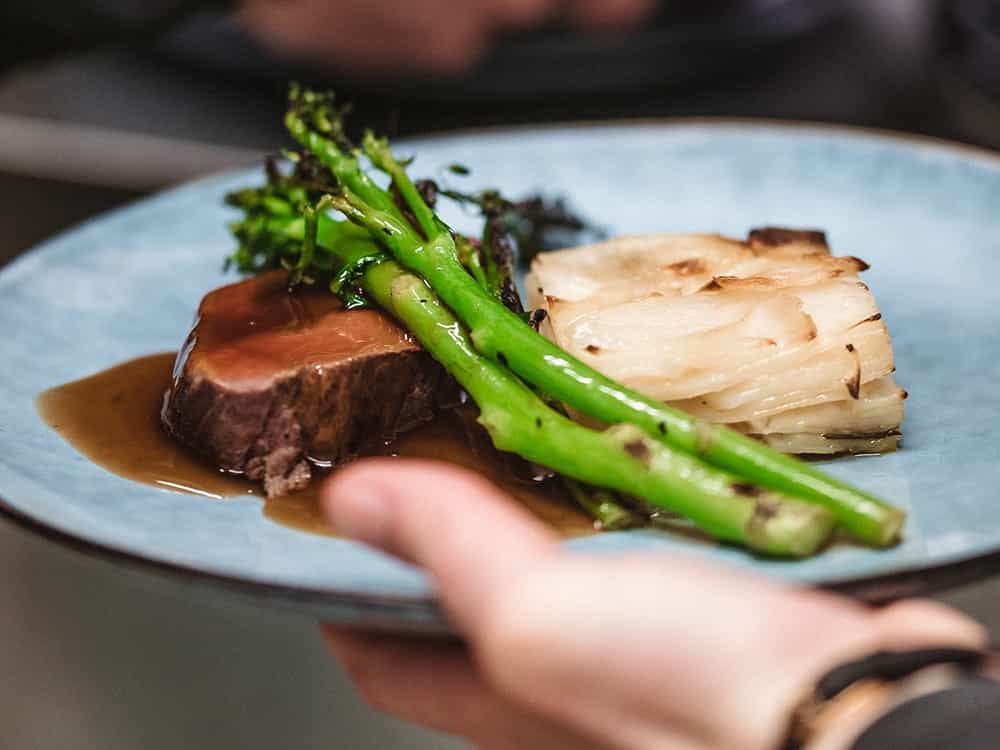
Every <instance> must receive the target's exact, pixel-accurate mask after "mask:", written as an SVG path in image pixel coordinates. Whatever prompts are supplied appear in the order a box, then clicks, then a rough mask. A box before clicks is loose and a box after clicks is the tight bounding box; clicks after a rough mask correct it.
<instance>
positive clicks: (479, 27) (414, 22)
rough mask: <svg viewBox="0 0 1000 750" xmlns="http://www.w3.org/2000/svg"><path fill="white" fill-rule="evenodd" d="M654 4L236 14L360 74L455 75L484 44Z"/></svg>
mask: <svg viewBox="0 0 1000 750" xmlns="http://www.w3.org/2000/svg"><path fill="white" fill-rule="evenodd" d="M654 5H655V2H654V0H465V1H464V2H462V3H459V4H456V3H454V2H452V0H243V3H242V9H241V11H240V17H241V18H242V20H243V21H244V22H245V24H246V25H247V27H248V28H249V29H250V30H251V31H252V32H254V33H255V34H256V35H257V36H259V37H260V38H261V39H262V40H263V41H264V42H265V43H267V44H270V45H272V46H275V47H277V48H278V49H280V50H283V51H285V52H287V53H292V54H295V55H298V56H304V57H309V58H318V59H324V58H325V59H333V60H335V61H337V62H338V63H339V64H341V65H342V66H345V67H349V68H357V69H361V70H363V71H368V72H395V71H399V70H428V71H444V72H455V71H461V70H464V69H466V68H468V67H469V66H470V65H472V64H473V63H474V62H475V60H476V59H477V58H478V57H479V56H480V55H481V54H482V53H483V52H484V51H485V49H486V48H487V46H488V44H489V41H490V39H491V38H492V36H493V35H495V34H496V33H498V32H502V31H504V30H509V29H517V28H525V27H532V26H538V25H540V24H542V23H544V22H545V21H547V20H550V19H553V18H562V19H566V20H568V21H570V22H572V23H576V24H580V25H586V26H602V27H604V26H618V25H622V24H628V23H630V22H633V21H636V20H638V19H639V18H641V17H642V16H643V15H644V14H645V13H646V12H647V11H648V10H649V9H650V8H651V7H653V6H654Z"/></svg>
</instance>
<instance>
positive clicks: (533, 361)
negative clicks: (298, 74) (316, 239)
mask: <svg viewBox="0 0 1000 750" xmlns="http://www.w3.org/2000/svg"><path fill="white" fill-rule="evenodd" d="M400 175H402V176H400ZM393 179H394V180H396V179H404V180H407V181H408V180H409V178H408V177H406V173H405V171H403V170H402V169H399V170H397V171H395V172H393ZM400 192H401V193H402V194H403V195H404V196H406V195H409V194H410V191H409V190H404V189H403V187H400ZM414 192H415V191H414ZM416 199H417V200H421V199H420V197H419V194H416ZM331 202H332V204H333V206H334V207H335V208H336V209H337V210H339V211H341V212H342V213H343V214H344V215H345V216H347V218H348V219H350V220H351V221H353V222H355V223H357V224H359V225H361V226H364V227H366V228H367V229H368V230H369V231H370V232H371V233H372V234H373V236H375V237H377V238H378V239H379V241H380V242H381V243H382V244H383V245H384V246H385V247H386V248H387V249H388V250H389V251H390V252H391V253H392V254H393V256H394V257H395V258H396V260H397V261H399V262H400V263H401V264H402V265H403V266H405V267H406V268H408V269H410V270H411V271H414V272H415V273H417V274H419V275H420V276H421V277H423V278H424V279H426V280H427V282H428V283H429V284H430V286H431V287H432V288H433V289H434V290H435V292H437V294H438V295H439V296H440V298H441V299H442V301H443V302H444V303H445V304H446V305H447V306H448V307H449V308H451V310H452V311H453V312H454V313H455V315H456V316H457V317H458V318H459V320H461V321H462V322H463V323H464V324H465V325H466V327H467V328H468V329H469V330H470V332H471V338H472V341H473V343H474V345H475V347H476V350H477V351H478V352H480V353H481V354H484V355H486V356H487V357H490V358H491V359H494V360H496V361H498V362H500V363H501V364H503V365H505V366H507V367H510V369H511V370H513V371H514V372H515V373H517V374H518V375H519V376H520V377H522V378H524V380H526V381H527V382H529V383H531V384H532V385H534V386H536V387H538V388H539V389H540V390H542V391H543V392H545V393H547V394H549V395H550V396H552V397H553V398H555V399H557V400H559V401H560V402H562V403H565V404H567V405H568V406H570V407H572V408H573V409H575V410H576V411H578V412H580V413H582V414H585V415H587V416H589V417H592V418H594V419H597V420H599V421H601V422H603V423H605V424H612V425H613V424H619V423H631V424H634V425H636V426H637V427H639V428H640V429H642V430H643V431H644V432H645V433H646V434H647V435H648V436H650V437H652V438H653V439H655V440H658V441H660V442H661V443H663V444H665V445H668V446H670V447H672V448H675V449H677V450H680V451H683V452H685V453H688V454H692V455H695V456H698V457H700V458H703V459H704V460H706V461H708V462H709V463H711V464H713V465H715V466H717V467H719V468H722V469H725V470H726V471H728V472H731V473H732V474H735V475H737V476H741V477H745V478H746V479H747V480H749V481H750V482H753V483H754V484H757V485H760V486H763V487H767V488H768V489H771V490H774V491H776V492H781V493H783V494H786V495H790V496H793V497H798V498H801V499H803V500H807V501H810V502H814V503H817V504H819V505H821V506H823V507H826V508H828V509H829V510H830V511H831V512H832V513H833V514H834V516H836V518H837V521H838V522H839V523H840V525H841V526H842V527H843V528H844V529H845V530H846V531H847V532H849V533H850V534H852V535H853V536H854V537H856V538H858V539H860V540H861V541H863V542H866V543H868V544H872V545H876V546H887V545H890V544H893V543H894V542H895V541H896V540H897V539H898V537H899V532H900V529H901V527H902V525H903V521H904V520H905V513H904V512H903V511H901V510H899V509H898V508H894V507H892V506H890V505H888V504H886V503H884V502H883V501H881V500H879V499H878V498H876V497H874V496H873V495H870V494H868V493H866V492H863V491H862V490H859V489H856V488H854V487H851V486H850V485H848V484H846V483H844V482H841V481H839V480H837V479H835V478H833V477H830V476H828V475H826V474H824V473H823V472H821V471H819V470H818V469H816V468H815V467H813V466H810V465H809V464H806V463H804V462H802V461H799V460H797V459H795V458H793V457H791V456H787V455H784V454H782V453H779V452H777V451H775V450H772V449H771V448H768V447H767V446H765V445H763V444H761V443H759V442H757V441H755V440H753V439H751V438H748V437H746V436H744V435H741V434H739V433H737V432H735V431H733V430H731V429H729V428H727V427H724V426H722V425H716V424H712V423H709V422H706V421H704V420H699V419H695V418H694V417H692V416H690V415H689V414H686V413H685V412H683V411H681V410H679V409H675V408H672V407H670V406H667V405H666V404H664V403H662V402H660V401H657V400H655V399H651V398H648V397H647V396H644V395H642V394H641V393H638V392H637V391H634V390H632V389H630V388H627V387H625V386H623V385H621V384H620V383H616V382H615V381H613V380H611V379H610V378H608V377H606V376H605V375H602V374H601V373H600V372H598V371H597V370H595V369H594V368H592V367H589V366H588V365H586V364H584V363H583V362H581V361H579V360H578V359H576V358H575V357H573V356H572V355H570V354H568V353H567V352H565V351H563V350H562V349H560V348H559V347H557V346H556V345H555V344H553V343H551V342H550V341H548V340H547V339H545V338H544V337H543V336H541V335H539V334H538V333H537V332H536V331H534V330H533V329H532V328H531V327H530V326H529V325H527V324H526V323H525V322H524V321H523V320H522V319H521V318H520V317H519V316H518V315H516V314H515V313H513V312H511V311H510V310H508V309H507V308H506V307H504V306H503V305H502V304H501V303H500V302H498V301H497V300H495V299H493V298H492V297H491V296H490V295H488V294H487V293H485V292H484V291H483V290H482V289H480V288H479V286H478V284H477V283H476V281H475V280H474V279H473V278H472V277H471V276H469V274H468V273H467V272H466V270H465V269H464V268H463V267H462V265H461V263H460V262H459V260H458V253H457V250H456V248H455V243H454V242H453V241H452V238H451V236H450V235H449V234H448V233H447V232H439V233H438V234H436V235H434V236H432V237H430V238H429V239H428V240H426V241H424V240H422V239H421V238H420V237H418V236H416V235H415V234H414V232H413V231H412V230H411V229H410V228H409V227H408V225H407V224H406V223H405V221H404V220H401V219H397V218H396V217H395V216H393V215H392V214H390V213H389V212H386V211H380V210H378V209H377V208H375V207H372V206H370V205H368V204H367V203H366V202H365V201H364V200H362V199H361V198H360V197H359V196H358V195H356V194H354V193H353V192H352V191H350V190H344V191H343V192H342V193H341V194H340V195H338V196H335V197H334V198H333V199H332V201H331Z"/></svg>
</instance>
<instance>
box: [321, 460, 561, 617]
mask: <svg viewBox="0 0 1000 750" xmlns="http://www.w3.org/2000/svg"><path fill="white" fill-rule="evenodd" d="M321 502H322V507H323V511H324V513H325V514H326V516H327V518H328V519H329V520H330V521H331V523H332V524H333V525H334V527H335V528H336V529H337V530H338V531H340V532H341V533H343V534H345V535H347V536H350V537H352V538H355V539H357V540H359V541H362V542H365V543H366V544H370V545H372V546H374V547H378V548H379V549H381V550H383V551H385V552H388V553H389V554H391V555H394V556H396V557H399V558H401V559H403V560H407V561H409V562H413V563H415V564H417V565H419V566H421V567H423V568H425V569H426V570H427V572H428V573H429V574H430V575H431V576H432V577H433V579H434V581H435V583H436V584H437V588H438V593H439V595H440V597H441V600H442V603H443V605H444V607H445V610H446V611H447V612H448V614H449V615H450V616H451V617H452V619H453V620H454V622H455V624H456V625H457V626H458V627H459V629H460V630H462V631H463V632H469V631H470V629H472V628H473V627H474V625H475V624H476V622H477V621H478V620H479V619H480V618H481V616H482V612H483V609H484V606H485V604H486V602H487V601H488V598H489V596H490V593H491V592H493V591H496V590H498V589H499V588H501V587H502V586H503V584H504V583H505V582H506V581H508V580H511V579H515V578H517V577H520V576H523V575H526V574H529V573H530V568H531V567H533V566H535V565H536V564H537V562H538V560H539V559H540V558H542V557H546V556H549V555H554V554H556V553H557V551H558V546H557V544H556V538H555V535H554V534H552V533H551V532H550V531H549V530H548V529H546V528H545V527H544V526H543V525H542V524H541V523H539V522H538V521H537V520H535V519H534V518H533V517H531V516H530V515H529V514H528V513H527V512H526V511H525V510H523V509H521V508H520V507H518V506H517V505H516V504H515V503H514V501H513V500H511V498H509V497H508V496H507V495H505V494H504V493H503V492H501V491H500V490H499V489H497V488H496V487H495V486H493V485H492V484H490V483H489V482H487V481H485V480H484V479H482V478H480V477H479V476H477V475H475V474H473V473H471V472H468V471H465V470H464V469H459V468H457V467H454V466H451V465H449V464H444V463H438V462H430V461H410V460H403V459H370V460H366V461H360V462H358V463H356V464H354V465H352V466H350V467H348V468H346V469H342V470H341V471H339V472H338V473H337V474H336V475H334V477H333V478H332V479H331V480H330V481H329V482H328V483H327V485H326V487H325V488H324V490H323V494H322V501H321Z"/></svg>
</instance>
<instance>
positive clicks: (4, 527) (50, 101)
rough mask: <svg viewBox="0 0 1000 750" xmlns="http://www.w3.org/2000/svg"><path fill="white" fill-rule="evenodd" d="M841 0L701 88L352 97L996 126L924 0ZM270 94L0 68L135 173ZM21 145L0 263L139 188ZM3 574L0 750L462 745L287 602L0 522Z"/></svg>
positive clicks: (407, 112)
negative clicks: (950, 74)
mask: <svg viewBox="0 0 1000 750" xmlns="http://www.w3.org/2000/svg"><path fill="white" fill-rule="evenodd" d="M851 5H852V6H853V7H854V8H855V9H856V11H857V12H855V13H854V16H853V20H852V21H851V22H849V23H848V25H847V26H846V27H843V28H841V29H839V30H838V31H837V32H836V34H833V35H831V36H827V37H823V38H817V39H810V40H807V41H806V42H805V43H804V44H803V45H800V46H801V47H802V48H801V49H799V50H798V51H797V52H796V53H795V54H796V57H795V58H794V60H793V61H792V62H791V63H790V64H788V65H784V66H781V67H779V68H774V67H771V68H763V69H762V70H761V71H758V72H757V74H756V75H752V74H750V73H749V72H748V74H747V75H746V76H744V77H741V78H739V79H738V80H733V81H729V82H720V83H717V84H715V85H714V86H710V87H707V88H706V89H704V90H699V91H688V92H653V93H651V94H649V95H644V96H642V97H638V98H632V99H622V100H609V101H606V102H602V103H596V104H595V103H594V102H525V103H520V104H516V103H515V104H510V105H508V106H505V108H504V111H503V112H496V111H494V109H493V108H491V107H489V106H488V105H483V104H482V103H480V104H473V105H470V106H469V107H468V108H466V109H463V110H457V109H456V110H455V111H440V108H438V109H437V110H435V109H434V108H431V109H429V110H428V109H421V108H420V106H419V104H418V103H410V104H407V105H406V106H405V107H404V108H403V109H402V110H400V109H399V105H398V103H394V102H381V101H376V102H369V103H368V104H363V105H362V106H363V108H365V107H366V108H367V109H366V110H365V109H363V111H367V112H368V113H369V119H367V120H366V122H370V123H371V124H374V125H376V126H379V125H380V123H382V122H384V123H386V129H388V130H396V131H397V132H400V133H404V134H417V133H420V132H426V131H427V130H433V129H442V128H448V127H455V126H458V125H479V124H485V123H488V122H496V121H500V120H503V121H507V122H525V121H537V120H560V119H562V120H565V119H571V118H572V117H597V116H602V115H606V116H623V115H629V114H631V115H640V116H652V115H670V114H686V115H690V114H698V115H706V114H708V115H754V116H769V117H792V118H799V119H825V120H835V121H841V122H854V123H859V124H864V125H875V126H881V127H895V128H901V129H910V130H916V131H921V132H929V133H932V134H937V135H948V136H952V137H965V138H966V139H967V140H971V141H978V142H980V143H986V142H988V140H987V137H986V136H982V137H979V136H977V135H975V134H976V133H977V132H982V133H987V134H988V135H989V137H994V136H995V128H994V129H991V128H990V127H988V126H987V125H985V124H984V123H989V122H992V120H989V119H988V118H987V117H986V116H985V115H984V116H982V117H976V116H974V115H972V116H973V118H974V120H975V121H974V122H973V123H971V124H969V125H959V124H956V123H959V122H960V121H961V120H962V119H963V118H967V117H969V116H970V115H969V112H968V110H967V109H963V111H962V112H961V117H957V116H955V115H954V114H953V113H951V112H950V111H949V110H948V108H947V105H946V104H945V101H946V100H944V101H943V100H942V97H941V92H940V91H939V90H938V89H937V88H936V84H935V83H934V81H935V76H934V73H933V68H934V65H933V40H932V39H931V30H932V27H931V23H930V19H931V17H932V12H933V9H934V6H935V5H936V3H935V2H924V1H923V0H886V2H878V3H871V2H867V0H866V1H865V2H860V1H859V0H855V1H854V2H852V3H851ZM280 100H281V96H280V92H277V91H274V90H270V89H268V88H267V87H264V88H260V87H257V88H255V87H253V86H251V85H247V84H245V83H240V82H234V81H227V80H215V79H213V78H212V77H211V76H208V75H207V74H205V73H204V72H203V71H193V70H186V69H173V68H166V67H163V66H162V65H161V64H160V63H158V62H157V61H155V60H152V59H148V58H145V57H137V56H135V55H134V54H131V53H123V52H117V51H112V52H99V53H94V54H91V55H88V56H85V57H84V58H80V59H77V60H73V61H68V62H67V61H57V62H52V63H47V64H40V65H35V66H32V67H31V68H30V69H25V70H23V71H19V72H18V73H16V74H14V75H12V76H10V77H8V78H7V79H6V80H3V81H0V120H2V119H3V117H4V116H5V115H6V116H8V117H14V116H16V117H17V118H21V119H19V120H18V123H20V124H19V125H18V126H19V127H20V128H21V129H22V130H23V129H24V127H25V126H26V127H27V128H28V129H29V130H30V129H31V120H32V119H34V120H35V121H37V122H39V123H46V124H48V123H58V124H60V125H66V126H74V125H85V126H88V127H89V128H101V129H106V130H107V131H108V132H111V133H112V134H113V133H116V132H125V133H134V134H140V135H143V136H153V137H156V138H160V139H163V140H162V141H158V142H157V147H158V148H161V149H163V152H162V153H159V154H157V155H156V156H157V158H156V159H153V160H150V161H149V162H148V171H147V172H146V173H140V172H139V171H135V172H133V173H132V174H133V178H131V179H130V180H129V182H128V184H129V185H131V186H132V187H135V188H146V189H150V188H153V187H156V186H159V185H162V184H164V183H165V182H169V181H170V180H171V179H172V178H173V177H174V176H175V171H176V164H171V165H170V166H171V169H166V170H164V169H162V168H161V167H160V166H158V165H163V164H164V163H165V162H166V163H169V162H170V161H171V158H170V157H171V154H173V153H178V154H187V155H188V156H190V155H191V154H194V155H195V158H197V156H198V154H201V153H207V152H201V151H198V150H197V148H198V147H197V144H203V145H205V146H207V147H209V148H210V147H211V146H213V145H215V146H221V147H222V148H221V149H219V150H218V151H217V152H215V153H212V154H210V155H211V157H212V159H211V164H212V167H213V168H216V167H220V166H224V165H225V164H227V163H229V160H232V161H233V163H236V162H238V161H239V160H240V159H242V158H244V157H245V155H246V154H249V153H254V152H257V151H259V150H261V149H268V148H271V147H272V146H273V145H274V144H275V143H276V141H277V140H278V139H279V138H280V129H279V127H278V121H277V115H278V113H279V112H280ZM993 116H995V115H992V114H991V115H990V117H993ZM380 117H382V118H384V120H379V119H378V118H380ZM23 118H28V122H27V124H26V125H25V121H24V119H23ZM10 122H11V120H8V124H10ZM18 123H15V124H18ZM89 132H92V131H89ZM51 133H54V137H55V138H56V139H57V141H58V142H57V143H56V145H59V146H60V147H63V146H65V140H66V139H67V138H69V137H70V136H69V135H67V131H65V130H56V131H51ZM33 135H39V134H33ZM40 135H45V133H40ZM25 142H27V141H21V143H25ZM30 142H31V144H32V146H31V153H25V149H24V148H23V147H17V148H13V147H12V146H11V141H4V142H0V207H2V209H0V215H2V216H3V218H4V220H5V222H4V231H3V232H0V265H2V264H3V263H4V262H5V261H6V260H7V259H9V258H11V257H13V256H14V255H15V254H16V253H17V252H20V251H22V250H24V249H26V248H28V247H30V246H31V245H32V244H34V243H35V242H37V241H39V240H41V239H43V238H45V237H47V236H49V235H51V234H53V233H54V232H56V231H58V230H60V229H62V228H64V227H66V226H68V225H70V224H73V223H75V222H77V221H79V220H82V219H84V218H86V217H88V216H91V215H93V214H95V213H97V212H99V211H101V210H104V209H106V208H109V207H112V206H114V205H116V204H119V203H121V202H124V201H127V200H130V199H133V198H135V197H137V196H138V195H140V193H139V192H138V191H136V190H122V189H120V186H121V184H122V183H121V181H117V182H116V181H115V180H114V179H102V175H104V176H108V175H110V177H111V178H114V177H115V170H114V168H113V165H112V166H111V167H109V166H108V164H109V162H108V161H107V157H108V154H109V148H110V150H111V151H114V150H115V146H116V141H115V140H114V138H113V137H112V138H110V139H101V138H97V139H96V140H93V141H89V142H88V143H90V144H92V146H91V148H89V149H86V150H84V149H82V148H81V149H80V150H81V153H80V154H78V155H77V156H78V158H76V159H74V160H73V164H72V167H73V168H72V169H69V168H68V166H67V165H66V164H65V163H63V162H62V161H60V160H59V159H58V158H57V157H56V156H55V155H56V154H58V153H59V152H58V151H51V150H49V149H47V148H46V146H45V143H44V139H40V138H34V139H32V140H31V141H30ZM5 146H6V147H7V151H6V153H5V149H4V147H5ZM192 147H194V150H192ZM233 147H239V148H240V149H241V150H240V151H234V150H233ZM102 148H103V152H102ZM175 148H176V149H177V150H176V151H174V150H172V149H175ZM112 156H116V155H114V154H112ZM117 156H119V157H120V154H118V155H117ZM88 160H89V162H88ZM88 163H91V164H93V165H94V168H93V169H88ZM14 171H16V172H17V174H16V175H15V174H13V172H14ZM5 172H6V173H5ZM60 176H61V177H62V179H61V180H60V179H54V178H58V177H60ZM43 177H47V178H48V179H45V178H43ZM113 185H118V186H119V188H117V189H116V188H115V187H113ZM0 590H2V591H3V592H4V594H5V604H4V606H3V607H0V748H3V750H8V749H9V750H29V749H30V750H62V749H63V748H71V749H72V750H126V749H128V750H133V749H141V750H173V749H174V748H213V750H237V749H239V750H257V749H258V748H260V749H264V748H267V749H268V750H272V749H274V748H282V749H284V748H289V749H293V750H298V749H300V748H302V749H309V748H345V749H351V750H381V749H382V748H385V749H386V750H389V749H390V748H391V749H393V750H396V749H398V750H410V749H412V750H431V749H432V748H433V749H434V750H449V749H451V748H459V747H462V745H460V744H459V743H456V742H454V741H452V740H449V739H446V738H442V737H439V736H435V735H431V734H429V733H426V732H422V731H419V730H417V729H414V728H412V727H409V726H405V725H403V724H401V723H399V722H396V721H394V720H391V719H389V718H386V717H384V716H381V715H378V714H376V713H374V712H372V711H371V710H369V709H367V708H366V707H364V706H363V705H362V703H361V702H360V700H359V698H358V697H357V695H356V694H355V692H354V691H353V689H352V688H351V687H350V686H349V684H348V683H347V681H346V679H345V677H344V675H343V673H342V672H341V671H340V669H339V668H338V667H337V666H336V665H335V664H334V663H333V662H332V661H331V660H330V659H329V658H328V657H327V655H326V654H325V652H324V649H323V646H322V643H321V641H320V639H319V635H318V632H317V628H316V624H315V623H312V622H308V621H305V620H303V619H301V618H298V617H296V616H294V615H289V614H286V613H279V612H274V611H269V610H264V609H259V608H256V607H254V606H252V605H248V604H247V603H246V602H244V601H242V600H240V601H237V600H233V599H231V598H230V597H228V596H226V595H224V594H222V593H220V592H215V591H212V590H202V589H189V588H185V587H182V586H180V585H179V584H176V583H171V582H169V581H163V580H160V579H156V578H153V577H150V576H147V575H144V574H139V573H135V572H130V571H122V570H118V569H116V568H115V567H114V566H112V565H110V564H108V563H105V562H100V561H96V560H92V559H89V558H87V557H84V556H83V555H81V554H79V553H77V552H74V551H72V550H67V549H62V548H60V547H58V546H57V545H55V544H53V543H51V542H49V541H46V540H43V539H40V538H36V537H34V536H32V535H30V534H28V533H27V532H25V531H23V530H21V529H20V528H18V527H15V526H13V525H11V524H10V523H8V522H6V521H3V520H0ZM942 599H943V600H944V601H947V602H949V603H951V604H953V605H955V606H958V607H960V608H962V609H964V610H965V611H967V612H969V613H970V614H972V615H973V616H975V617H977V618H979V619H980V620H982V621H983V622H985V623H987V624H988V625H989V626H990V628H991V632H992V634H993V636H994V638H995V639H997V638H1000V580H994V581H988V582H984V583H981V584H977V585H975V586H970V587H967V588H965V589H962V590H959V591H954V592H951V593H949V594H947V595H945V596H943V597H942ZM559 750H562V749H559ZM567 750H568V749H567Z"/></svg>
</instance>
